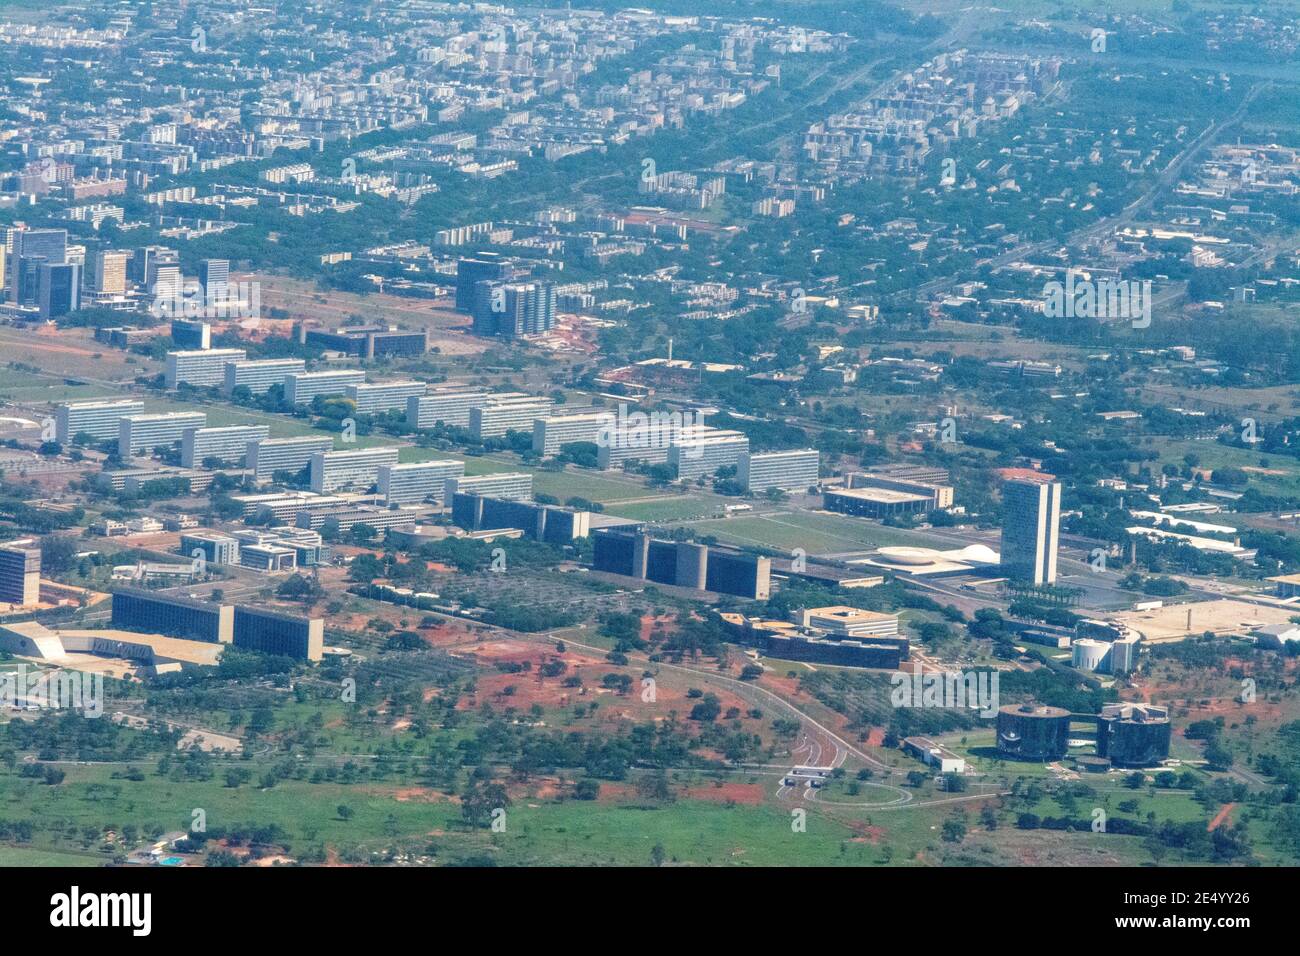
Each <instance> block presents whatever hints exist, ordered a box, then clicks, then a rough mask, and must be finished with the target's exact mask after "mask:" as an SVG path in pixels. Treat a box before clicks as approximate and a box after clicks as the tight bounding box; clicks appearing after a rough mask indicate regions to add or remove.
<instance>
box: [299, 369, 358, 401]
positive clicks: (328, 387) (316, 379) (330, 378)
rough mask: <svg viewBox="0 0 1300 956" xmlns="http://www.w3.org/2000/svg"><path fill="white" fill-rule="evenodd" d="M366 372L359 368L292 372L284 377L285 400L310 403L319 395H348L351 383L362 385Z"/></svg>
mask: <svg viewBox="0 0 1300 956" xmlns="http://www.w3.org/2000/svg"><path fill="white" fill-rule="evenodd" d="M365 380H366V373H365V372H362V371H360V370H359V369H335V370H332V371H328V372H290V373H289V374H288V375H286V376H285V377H284V400H285V401H286V402H288V403H289V404H290V405H310V404H311V403H312V400H313V399H314V398H315V397H316V396H317V395H323V396H325V397H326V398H333V397H334V396H336V395H346V394H347V388H348V386H349V385H360V384H362V383H363V382H365Z"/></svg>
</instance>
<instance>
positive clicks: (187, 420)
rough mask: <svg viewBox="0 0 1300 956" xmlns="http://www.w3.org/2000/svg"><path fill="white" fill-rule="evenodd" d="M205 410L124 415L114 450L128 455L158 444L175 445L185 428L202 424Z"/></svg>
mask: <svg viewBox="0 0 1300 956" xmlns="http://www.w3.org/2000/svg"><path fill="white" fill-rule="evenodd" d="M207 423H208V416H207V413H206V412H163V413H161V414H157V415H126V416H124V417H123V418H122V419H121V420H120V421H119V422H118V427H117V454H118V457H119V458H130V457H131V456H132V455H135V454H138V453H139V452H142V451H149V450H152V449H154V448H157V447H159V446H160V445H174V444H176V443H178V442H179V441H180V440H181V437H182V436H183V435H184V434H185V430H186V429H187V428H203V427H204V426H205V425H207Z"/></svg>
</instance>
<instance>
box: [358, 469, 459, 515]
mask: <svg viewBox="0 0 1300 956" xmlns="http://www.w3.org/2000/svg"><path fill="white" fill-rule="evenodd" d="M464 474H465V463H464V462H463V461H457V460H455V459H446V460H442V461H421V462H409V463H407V464H404V465H380V466H379V479H378V481H379V493H380V494H381V495H383V496H384V504H386V505H405V504H415V503H418V502H421V501H425V500H428V499H433V500H434V501H437V502H441V501H442V500H443V496H444V495H445V494H446V492H447V479H448V478H460V477H462V476H463V475H464Z"/></svg>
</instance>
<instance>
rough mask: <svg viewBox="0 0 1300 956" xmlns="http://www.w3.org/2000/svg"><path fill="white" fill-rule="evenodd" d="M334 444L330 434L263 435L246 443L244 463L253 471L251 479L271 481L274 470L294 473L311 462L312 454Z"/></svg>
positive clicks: (326, 449) (331, 447) (323, 450)
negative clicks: (322, 436) (298, 436)
mask: <svg viewBox="0 0 1300 956" xmlns="http://www.w3.org/2000/svg"><path fill="white" fill-rule="evenodd" d="M333 448H334V439H333V438H315V437H313V436H311V435H304V436H302V437H301V438H263V439H262V440H260V441H250V442H249V443H248V451H247V458H246V459H245V463H246V467H248V469H249V470H251V471H252V472H253V478H254V480H256V481H270V480H271V479H272V478H273V477H275V473H276V472H277V471H287V472H291V473H292V474H295V475H296V474H297V473H298V472H300V471H302V470H303V469H304V468H306V467H307V466H308V465H310V464H311V457H312V455H315V454H316V453H317V452H325V451H330V450H332V449H333Z"/></svg>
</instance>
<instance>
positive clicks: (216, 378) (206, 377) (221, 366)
mask: <svg viewBox="0 0 1300 956" xmlns="http://www.w3.org/2000/svg"><path fill="white" fill-rule="evenodd" d="M246 358H248V353H247V352H245V351H244V350H243V349H187V350H185V351H183V352H168V353H167V371H166V373H165V375H164V380H165V381H166V383H167V387H168V388H176V387H177V386H178V385H193V386H194V387H195V388H205V387H207V386H209V385H222V384H224V383H225V381H226V363H227V362H242V361H244V360H245V359H246Z"/></svg>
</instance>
